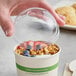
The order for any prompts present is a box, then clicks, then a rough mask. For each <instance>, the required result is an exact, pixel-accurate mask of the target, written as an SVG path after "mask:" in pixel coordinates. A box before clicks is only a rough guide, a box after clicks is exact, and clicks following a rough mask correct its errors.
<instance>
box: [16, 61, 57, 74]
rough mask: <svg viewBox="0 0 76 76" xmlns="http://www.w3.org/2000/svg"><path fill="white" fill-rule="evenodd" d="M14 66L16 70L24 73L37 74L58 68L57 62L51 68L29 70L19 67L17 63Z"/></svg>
mask: <svg viewBox="0 0 76 76" xmlns="http://www.w3.org/2000/svg"><path fill="white" fill-rule="evenodd" d="M16 66H17V68H18V69H20V70H22V71H25V72H33V73H38V72H48V71H52V70H54V69H56V68H57V67H58V62H57V63H56V64H54V65H52V66H49V67H45V68H29V67H25V66H21V65H19V64H17V63H16Z"/></svg>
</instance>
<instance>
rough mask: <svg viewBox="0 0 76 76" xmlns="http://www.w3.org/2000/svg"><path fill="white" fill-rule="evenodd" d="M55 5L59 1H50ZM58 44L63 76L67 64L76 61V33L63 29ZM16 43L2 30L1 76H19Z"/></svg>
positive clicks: (60, 70) (0, 34)
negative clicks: (15, 50) (16, 64)
mask: <svg viewBox="0 0 76 76" xmlns="http://www.w3.org/2000/svg"><path fill="white" fill-rule="evenodd" d="M49 1H51V4H52V5H54V3H55V2H57V1H58V0H49ZM57 44H59V45H60V47H61V49H62V50H61V54H60V64H59V75H58V76H62V74H63V70H64V66H65V63H68V62H70V61H71V60H74V59H76V31H69V30H64V29H61V34H60V38H59V40H58V41H57ZM15 45H16V42H15V41H14V40H13V39H12V38H7V37H5V36H4V34H3V32H2V30H0V76H17V73H16V66H15V57H14V54H13V48H14V46H15Z"/></svg>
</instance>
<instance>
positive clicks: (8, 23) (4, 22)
mask: <svg viewBox="0 0 76 76" xmlns="http://www.w3.org/2000/svg"><path fill="white" fill-rule="evenodd" d="M0 25H1V27H2V29H3V31H4V33H5V35H6V36H12V35H13V32H14V27H13V22H12V20H11V18H10V14H9V12H8V10H6V9H3V10H1V11H0Z"/></svg>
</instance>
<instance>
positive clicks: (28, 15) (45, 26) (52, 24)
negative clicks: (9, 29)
mask: <svg viewBox="0 0 76 76" xmlns="http://www.w3.org/2000/svg"><path fill="white" fill-rule="evenodd" d="M58 38H59V27H58V25H57V23H56V21H55V19H54V17H53V16H52V15H51V14H50V13H49V12H48V11H47V10H45V9H43V8H36V7H34V8H29V9H27V10H24V11H23V12H21V13H20V14H19V15H18V16H17V18H16V20H15V34H14V39H15V40H16V41H17V42H18V43H21V42H23V41H29V40H32V41H46V42H50V43H54V42H55V41H56V40H57V39H58Z"/></svg>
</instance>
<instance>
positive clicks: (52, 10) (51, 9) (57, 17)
mask: <svg viewBox="0 0 76 76" xmlns="http://www.w3.org/2000/svg"><path fill="white" fill-rule="evenodd" d="M39 7H42V8H45V9H47V10H48V11H49V12H50V13H51V14H52V15H53V16H54V18H55V19H56V21H57V22H58V24H59V25H60V26H63V25H64V24H65V22H64V20H62V19H61V18H60V17H59V16H58V14H57V13H56V12H55V10H54V9H53V8H52V7H51V6H50V5H49V4H48V3H47V2H45V1H41V2H40V3H39Z"/></svg>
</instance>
